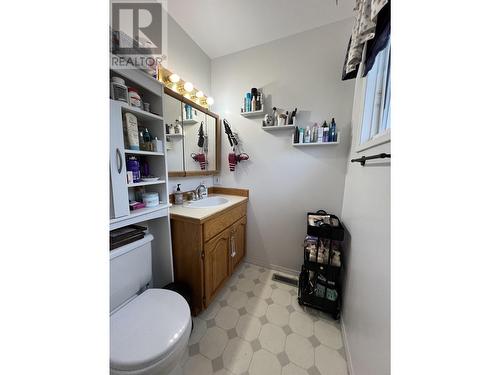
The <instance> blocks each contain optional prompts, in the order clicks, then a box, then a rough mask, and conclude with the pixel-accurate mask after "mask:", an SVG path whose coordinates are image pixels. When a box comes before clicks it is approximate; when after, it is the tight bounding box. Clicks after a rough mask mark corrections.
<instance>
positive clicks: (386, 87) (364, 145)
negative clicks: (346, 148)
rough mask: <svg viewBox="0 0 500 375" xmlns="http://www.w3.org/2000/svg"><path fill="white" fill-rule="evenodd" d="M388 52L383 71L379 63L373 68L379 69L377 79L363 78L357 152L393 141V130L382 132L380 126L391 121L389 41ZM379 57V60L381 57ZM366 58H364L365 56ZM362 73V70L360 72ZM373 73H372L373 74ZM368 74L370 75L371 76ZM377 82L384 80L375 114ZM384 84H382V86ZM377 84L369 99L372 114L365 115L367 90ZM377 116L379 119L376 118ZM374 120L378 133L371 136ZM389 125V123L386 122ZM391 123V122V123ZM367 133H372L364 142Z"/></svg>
mask: <svg viewBox="0 0 500 375" xmlns="http://www.w3.org/2000/svg"><path fill="white" fill-rule="evenodd" d="M386 48H387V50H385V51H386V52H384V53H385V57H384V58H385V59H386V61H384V63H383V64H384V65H383V71H380V64H379V63H377V64H376V65H377V66H374V67H373V68H372V70H373V69H377V74H376V75H375V77H373V76H372V77H370V78H371V79H372V80H373V79H374V80H375V81H372V82H368V75H367V76H366V77H364V78H361V83H362V87H361V89H362V92H363V94H362V98H361V99H362V101H363V102H362V111H361V113H360V121H359V124H360V125H359V133H358V141H357V147H356V152H358V153H359V152H362V151H365V150H368V149H370V148H373V147H376V146H379V145H382V144H384V143H388V142H390V141H391V128H390V127H389V128H387V129H385V130H382V131H380V126H381V125H382V124H383V123H384V120H386V121H387V120H389V121H390V105H391V97H390V93H391V91H390V90H391V72H390V70H391V66H390V65H391V58H390V54H391V43H390V41H389V43H388V45H387V47H386ZM379 56H380V53H379ZM379 56H377V58H378V57H379ZM363 58H364V56H363ZM361 71H362V69H360V72H361ZM371 72H372V71H370V73H371ZM370 73H368V74H370ZM377 80H382V82H379V87H380V86H381V90H382V91H381V93H380V94H379V100H380V101H381V102H380V104H379V109H378V110H377V112H376V113H375V111H374V110H373V106H375V105H376V102H375V100H377V98H376V95H377V93H376V89H377V82H376V81H377ZM380 83H382V84H380ZM374 84H375V87H374V88H373V91H374V92H372V96H371V98H369V100H372V101H373V102H372V103H371V107H372V108H371V110H370V113H365V110H366V106H367V105H368V103H367V102H366V101H367V94H368V93H367V89H368V86H369V85H371V86H372V87H373V85H374ZM386 91H388V92H389V96H388V97H387V96H386V94H387V92H386ZM387 98H388V103H389V105H388V106H386V99H387ZM375 116H377V118H376V117H375ZM365 117H369V118H370V128H369V129H367V127H366V125H365V124H366V122H365V121H366V118H365ZM374 119H375V120H376V121H377V126H376V128H377V131H378V132H377V133H376V134H371V133H372V132H373V131H374V127H373V121H374ZM386 123H387V122H386ZM389 123H390V122H389ZM366 131H369V132H370V136H369V138H368V139H367V140H366V141H364V142H363V141H362V138H363V136H364V135H366Z"/></svg>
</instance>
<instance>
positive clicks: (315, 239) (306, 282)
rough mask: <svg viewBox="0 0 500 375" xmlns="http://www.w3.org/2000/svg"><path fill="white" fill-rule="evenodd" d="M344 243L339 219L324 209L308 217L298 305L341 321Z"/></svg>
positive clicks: (342, 229) (310, 213)
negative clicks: (341, 278)
mask: <svg viewBox="0 0 500 375" xmlns="http://www.w3.org/2000/svg"><path fill="white" fill-rule="evenodd" d="M343 240H344V227H343V226H342V223H341V222H340V220H339V219H338V217H337V216H335V215H331V214H327V213H326V212H325V211H323V210H320V211H317V212H309V213H308V214H307V236H306V238H305V240H304V264H303V265H302V270H301V273H300V277H299V293H298V302H299V304H300V305H304V306H309V307H312V308H315V309H318V310H321V311H324V312H327V313H330V314H332V316H333V318H334V319H339V318H340V306H341V300H342V299H341V280H340V276H341V271H342V241H343Z"/></svg>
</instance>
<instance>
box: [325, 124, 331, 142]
mask: <svg viewBox="0 0 500 375" xmlns="http://www.w3.org/2000/svg"><path fill="white" fill-rule="evenodd" d="M328 130H330V129H329V127H328V124H327V123H326V121H325V122H324V123H323V142H328Z"/></svg>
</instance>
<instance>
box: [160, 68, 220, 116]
mask: <svg viewBox="0 0 500 375" xmlns="http://www.w3.org/2000/svg"><path fill="white" fill-rule="evenodd" d="M158 80H159V81H160V82H162V83H163V84H164V85H165V86H167V87H168V88H169V89H170V90H172V91H175V92H178V93H179V94H181V95H182V96H184V97H185V98H187V99H189V100H191V101H192V102H194V103H197V104H199V105H201V106H202V107H204V108H207V109H208V108H209V106H211V105H213V104H214V99H213V98H212V97H210V96H209V97H207V96H206V95H205V94H204V93H203V91H201V90H198V89H197V88H195V87H194V86H193V84H192V83H191V82H189V81H184V80H183V79H182V78H180V77H179V75H178V74H176V73H174V72H171V71H169V70H168V69H165V68H164V67H163V66H161V65H160V67H159V69H158Z"/></svg>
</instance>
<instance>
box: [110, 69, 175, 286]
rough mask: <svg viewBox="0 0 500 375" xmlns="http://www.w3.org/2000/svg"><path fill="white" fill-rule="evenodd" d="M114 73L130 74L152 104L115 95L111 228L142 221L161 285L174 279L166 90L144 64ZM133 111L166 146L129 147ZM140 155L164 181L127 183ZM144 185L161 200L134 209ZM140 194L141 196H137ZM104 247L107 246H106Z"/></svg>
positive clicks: (131, 82)
mask: <svg viewBox="0 0 500 375" xmlns="http://www.w3.org/2000/svg"><path fill="white" fill-rule="evenodd" d="M110 76H111V77H114V76H117V77H120V78H123V79H124V80H125V84H126V85H127V86H128V87H135V88H137V89H138V91H139V95H140V96H141V99H142V100H143V101H144V102H147V103H149V104H150V108H151V112H146V111H143V110H142V109H140V108H136V107H131V106H129V105H128V104H127V103H124V102H118V101H115V100H110V137H109V139H110V149H109V167H110V182H111V184H110V186H111V192H110V220H109V229H110V230H114V229H118V228H122V227H124V226H127V225H132V224H140V225H141V226H144V227H146V228H147V232H148V233H150V234H152V235H153V237H154V240H153V242H152V243H151V247H152V271H153V285H152V286H153V287H154V288H158V287H159V288H161V287H163V286H164V285H166V284H168V283H171V282H172V281H174V271H173V261H172V250H171V249H172V245H171V239H170V217H169V206H170V203H169V194H168V167H167V151H166V142H165V123H164V114H165V113H164V106H163V101H164V92H163V84H162V83H161V82H159V81H158V80H156V79H154V78H152V77H151V76H149V75H148V74H146V73H145V72H143V71H141V70H138V69H119V70H114V69H110ZM126 112H129V113H132V114H134V115H135V116H136V117H137V122H138V124H139V126H143V127H146V128H148V131H149V133H150V134H151V135H152V136H153V138H154V137H157V138H158V139H160V140H162V141H163V142H164V144H163V145H164V147H163V149H164V152H153V151H142V150H130V149H127V146H126V142H125V139H126V137H125V135H124V131H123V114H124V113H126ZM132 155H134V156H137V157H139V158H140V159H141V160H146V161H147V163H148V165H149V170H150V173H151V174H152V175H155V176H158V177H160V180H158V181H151V182H139V183H137V184H127V178H126V175H127V163H126V156H132ZM140 191H146V192H157V193H158V195H159V200H160V204H159V205H158V206H156V207H147V208H146V207H144V208H141V209H138V210H130V208H129V200H136V195H139V194H138V193H139V192H140ZM137 198H138V197H137ZM102 251H105V250H104V249H102Z"/></svg>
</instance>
